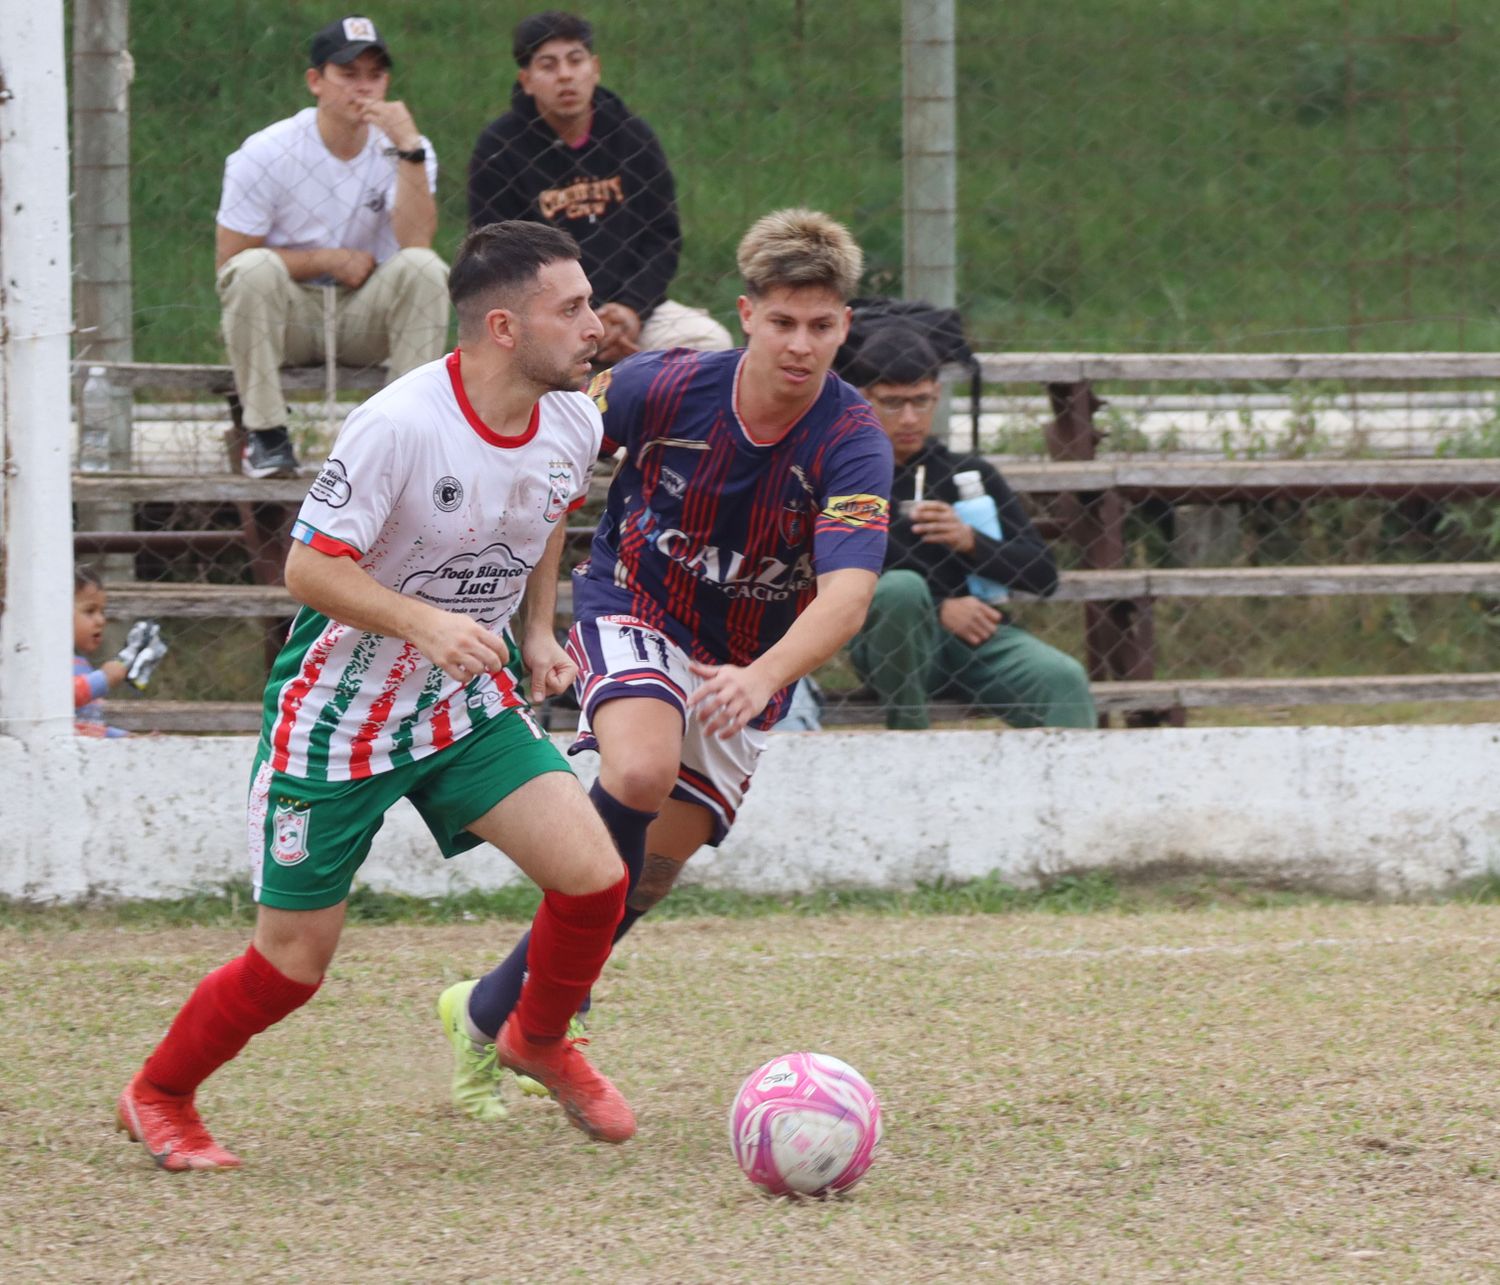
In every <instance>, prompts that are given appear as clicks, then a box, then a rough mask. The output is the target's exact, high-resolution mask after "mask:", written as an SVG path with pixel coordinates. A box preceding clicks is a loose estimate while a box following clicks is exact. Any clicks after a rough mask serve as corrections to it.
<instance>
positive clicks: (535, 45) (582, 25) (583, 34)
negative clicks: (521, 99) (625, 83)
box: [510, 9, 594, 67]
mask: <svg viewBox="0 0 1500 1285" xmlns="http://www.w3.org/2000/svg"><path fill="white" fill-rule="evenodd" d="M549 40H576V41H578V43H579V44H581V45H582V46H583V47H584V48H585V49H587V50H588V51H589V52H590V53H593V52H594V29H593V27H591V26H590V25H589V24H588V23H587V22H585V21H584V20H583V19H582V18H579V17H577V16H576V15H574V14H571V13H564V12H563V11H562V10H561V9H548V10H547V11H546V12H545V13H534V14H532V15H531V17H529V18H522V19H521V21H520V22H518V23H516V31H515V35H514V36H512V37H511V45H510V51H511V53H512V54H514V55H515V59H516V66H517V67H529V66H531V59H532V56H533V55H534V54H535V53H536V51H537V50H538V49H540V48H541V47H542V46H543V45H545V44H546V43H547V42H548V41H549Z"/></svg>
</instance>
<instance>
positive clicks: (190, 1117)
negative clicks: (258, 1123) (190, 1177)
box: [115, 1072, 240, 1173]
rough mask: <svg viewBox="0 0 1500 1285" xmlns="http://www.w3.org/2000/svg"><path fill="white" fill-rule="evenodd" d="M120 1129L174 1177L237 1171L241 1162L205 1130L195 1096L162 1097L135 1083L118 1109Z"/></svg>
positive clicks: (137, 1080) (139, 1077) (141, 1079)
mask: <svg viewBox="0 0 1500 1285" xmlns="http://www.w3.org/2000/svg"><path fill="white" fill-rule="evenodd" d="M115 1113H116V1116H117V1118H118V1120H119V1127H120V1128H121V1129H123V1130H124V1131H125V1132H126V1133H128V1134H129V1135H130V1137H131V1139H132V1140H133V1141H135V1142H139V1143H140V1144H141V1145H142V1146H143V1147H145V1148H146V1150H147V1151H148V1152H149V1153H150V1155H151V1158H152V1159H153V1160H154V1161H156V1163H157V1164H159V1165H160V1166H161V1167H162V1168H163V1169H170V1170H172V1171H173V1172H174V1173H176V1172H181V1171H183V1170H187V1169H237V1168H238V1167H239V1164H240V1158H239V1157H238V1156H237V1155H234V1154H233V1153H232V1152H229V1151H225V1150H224V1148H223V1147H221V1146H220V1145H219V1144H218V1143H217V1142H215V1141H214V1140H213V1139H212V1138H211V1137H210V1136H209V1133H208V1130H207V1129H205V1128H204V1127H203V1121H202V1120H201V1119H200V1118H199V1116H198V1112H197V1109H196V1108H195V1107H194V1106H193V1095H192V1094H191V1093H189V1094H188V1095H187V1096H185V1097H184V1096H182V1095H180V1094H176V1093H163V1092H162V1091H161V1090H160V1089H156V1088H153V1087H152V1086H151V1085H149V1084H147V1083H146V1080H145V1077H144V1076H143V1075H142V1074H141V1073H140V1072H136V1076H135V1079H133V1080H131V1082H130V1083H129V1084H127V1085H126V1086H125V1090H124V1092H122V1093H121V1094H120V1103H119V1106H117V1107H116V1108H115Z"/></svg>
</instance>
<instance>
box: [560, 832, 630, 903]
mask: <svg viewBox="0 0 1500 1285" xmlns="http://www.w3.org/2000/svg"><path fill="white" fill-rule="evenodd" d="M626 878H627V876H626V873H625V863H624V862H623V861H621V860H620V854H619V853H618V852H616V851H615V848H614V844H613V843H611V842H610V841H609V839H608V837H606V838H605V840H604V842H603V843H602V844H598V845H592V846H590V847H588V848H581V849H578V850H577V851H574V852H571V853H567V854H564V855H562V858H561V859H560V860H558V861H555V862H554V863H553V865H552V869H551V870H550V872H549V874H548V876H547V877H546V881H545V882H544V883H542V885H541V887H542V891H543V892H560V893H563V894H565V895H566V896H569V897H587V896H589V895H590V894H592V893H596V892H605V891H606V890H608V889H610V888H613V887H615V885H617V884H618V885H619V886H620V900H621V903H622V904H623V902H624V899H625V880H626Z"/></svg>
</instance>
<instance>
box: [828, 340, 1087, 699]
mask: <svg viewBox="0 0 1500 1285" xmlns="http://www.w3.org/2000/svg"><path fill="white" fill-rule="evenodd" d="M939 364H940V363H939V361H938V358H937V354H936V353H935V352H934V351H933V350H932V346H931V345H930V344H929V343H928V342H927V341H926V340H925V339H924V338H923V337H922V336H921V335H920V334H918V333H917V332H916V331H914V330H911V329H909V328H907V327H905V326H897V325H891V326H886V327H882V328H881V329H879V330H877V331H875V332H874V333H873V334H872V335H871V336H870V338H869V339H868V340H867V341H866V342H865V344H864V345H863V346H862V347H861V348H860V349H859V351H858V352H857V353H856V354H855V356H854V359H853V361H852V362H851V363H850V365H849V367H848V369H846V370H845V371H844V378H845V379H847V380H848V381H849V382H850V383H853V384H855V385H857V386H858V387H859V388H860V390H861V391H862V392H863V393H864V395H865V397H866V398H868V399H869V402H870V405H871V406H873V407H874V408H875V414H876V415H877V416H878V417H879V419H880V422H881V427H883V428H884V429H885V431H886V435H887V436H888V437H889V438H890V439H891V446H892V447H893V448H894V452H895V457H896V471H895V476H894V478H893V479H892V483H891V531H890V538H889V539H888V541H887V543H886V551H885V568H884V570H883V571H882V572H881V575H880V580H879V582H878V584H877V585H876V588H875V601H874V602H873V603H872V604H871V606H870V613H869V615H868V616H867V617H866V618H865V625H864V628H863V629H862V630H861V631H860V632H859V634H858V635H857V636H856V637H855V639H854V641H853V643H851V644H850V648H849V653H850V658H851V659H852V660H853V662H854V667H855V669H856V670H857V671H858V672H859V674H860V677H861V678H862V679H863V680H864V681H865V682H866V683H868V684H869V685H870V686H871V687H872V688H874V690H875V692H876V694H877V695H878V696H879V697H880V702H881V705H882V706H883V707H884V709H885V721H886V726H887V727H893V728H922V727H926V726H928V713H927V702H928V699H929V698H930V697H950V698H953V699H957V700H962V701H967V702H969V703H970V704H972V705H974V706H976V707H978V708H979V709H981V710H983V711H984V712H986V713H990V714H995V715H998V716H999V717H1001V718H1003V719H1005V721H1006V722H1008V723H1010V724H1011V725H1012V726H1015V727H1097V726H1098V718H1097V715H1096V713H1095V710H1094V701H1093V698H1092V696H1090V694H1089V681H1088V675H1087V674H1086V673H1085V672H1084V669H1083V666H1082V665H1080V664H1079V663H1078V662H1077V661H1076V660H1074V659H1073V657H1071V656H1068V655H1066V654H1065V653H1063V652H1060V651H1058V650H1057V648H1055V647H1051V646H1049V645H1048V644H1046V643H1044V642H1042V641H1041V640H1040V639H1038V638H1036V637H1034V636H1033V635H1031V634H1029V633H1027V632H1026V630H1024V629H1022V628H1021V627H1020V626H1019V625H1017V624H1013V623H1012V622H1011V619H1010V615H1009V613H1008V611H1007V609H1006V607H1005V605H1004V599H1005V597H1006V596H1007V593H1008V591H1009V590H1011V589H1016V590H1020V591H1021V592H1024V593H1032V594H1049V593H1051V592H1052V591H1053V590H1054V589H1055V588H1056V587H1057V564H1056V563H1055V562H1054V561H1053V558H1052V553H1051V551H1050V550H1049V549H1048V548H1047V546H1046V544H1044V543H1043V541H1042V538H1041V536H1040V535H1038V534H1037V530H1036V528H1035V527H1034V526H1032V524H1031V520H1030V519H1029V518H1028V517H1027V516H1026V510H1025V509H1024V508H1022V507H1021V502H1020V501H1019V500H1018V499H1016V497H1015V494H1014V492H1012V491H1011V489H1010V487H1009V486H1007V485H1006V483H1005V479H1004V478H1003V477H1001V476H1000V474H999V473H998V472H997V471H996V470H995V468H994V467H993V466H992V465H991V464H989V462H988V461H986V460H984V459H983V458H982V457H980V456H977V455H956V454H954V453H953V452H952V451H950V450H949V449H948V448H947V447H946V446H944V445H943V444H942V443H941V442H939V441H938V440H937V439H936V438H933V437H931V436H930V433H931V431H932V417H933V413H934V412H935V411H936V409H937V406H938V400H939V392H940V389H939V386H938V380H937V374H938V366H939ZM919 485H920V492H921V493H920V495H918V494H917V492H918V488H919ZM965 491H972V492H974V493H975V498H977V497H978V496H980V495H982V496H987V497H989V499H990V500H991V501H992V502H993V504H994V509H993V513H992V516H993V518H995V519H998V523H997V526H996V528H995V529H996V530H997V531H998V536H992V535H988V534H986V533H985V532H984V531H982V530H978V529H976V526H975V525H973V524H972V523H971V521H969V520H966V519H965V516H964V514H963V513H962V512H960V511H959V509H958V508H955V505H958V504H960V502H961V500H962V499H963V498H964V496H963V493H964V492H965ZM976 520H977V519H976ZM980 525H985V523H983V522H981V523H980ZM975 577H983V579H982V580H978V579H975ZM976 590H977V592H976Z"/></svg>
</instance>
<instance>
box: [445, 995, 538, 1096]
mask: <svg viewBox="0 0 1500 1285" xmlns="http://www.w3.org/2000/svg"><path fill="white" fill-rule="evenodd" d="M476 985H477V983H476V982H472V981H470V982H454V984H453V985H452V986H450V987H448V989H447V990H445V991H444V992H443V993H442V994H441V995H439V996H438V1003H437V1011H438V1017H439V1018H440V1019H441V1020H442V1023H443V1031H444V1033H445V1034H446V1035H447V1036H448V1043H449V1044H450V1045H452V1046H453V1105H454V1106H456V1107H457V1108H458V1109H459V1110H460V1111H462V1112H463V1113H464V1114H465V1115H471V1116H473V1117H474V1118H475V1119H476V1120H503V1119H505V1117H506V1116H507V1115H509V1114H510V1112H509V1111H508V1110H507V1109H506V1106H505V1102H504V1101H503V1100H502V1099H501V1096H500V1086H501V1084H502V1083H503V1082H504V1080H505V1079H507V1078H508V1077H509V1075H510V1072H509V1071H506V1070H504V1069H502V1068H501V1067H500V1066H499V1064H498V1063H497V1062H496V1061H495V1045H494V1044H493V1042H492V1043H489V1044H476V1043H474V1041H473V1040H471V1039H470V1038H469V1032H468V1028H467V1026H466V1025H465V1022H464V1014H465V1012H466V1011H467V1009H468V1007H469V993H470V992H471V991H472V990H473V989H474V987H475V986H476ZM542 1091H543V1092H544V1093H545V1092H546V1090H545V1089H544V1090H542Z"/></svg>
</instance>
